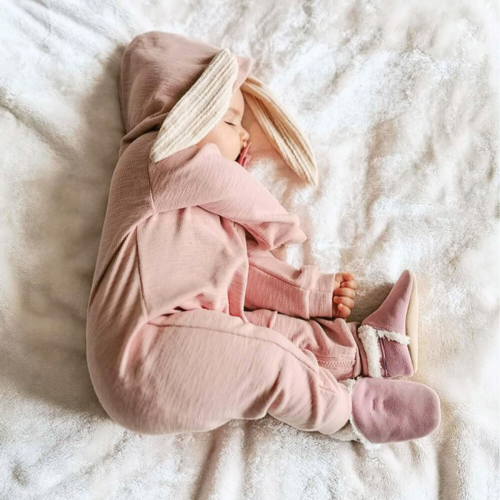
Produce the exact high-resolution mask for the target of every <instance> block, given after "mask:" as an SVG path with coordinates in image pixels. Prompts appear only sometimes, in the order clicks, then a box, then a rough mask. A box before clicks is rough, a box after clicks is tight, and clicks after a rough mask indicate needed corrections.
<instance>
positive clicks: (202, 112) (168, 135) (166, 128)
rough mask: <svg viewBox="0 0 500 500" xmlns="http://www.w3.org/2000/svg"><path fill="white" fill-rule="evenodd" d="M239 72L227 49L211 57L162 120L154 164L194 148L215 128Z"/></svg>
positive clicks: (153, 154) (226, 104) (233, 56)
mask: <svg viewBox="0 0 500 500" xmlns="http://www.w3.org/2000/svg"><path fill="white" fill-rule="evenodd" d="M238 69H239V66H238V60H237V58H236V56H235V55H234V54H232V53H231V52H230V51H229V50H228V49H222V50H221V51H220V52H218V53H217V54H216V55H215V56H214V57H213V59H212V60H211V61H210V64H209V65H208V66H207V67H206V68H205V70H204V71H203V73H202V74H201V76H200V77H199V78H198V80H196V82H195V83H194V84H193V85H192V87H191V88H190V89H189V90H188V91H187V92H186V93H185V94H184V95H183V96H182V97H181V98H180V99H179V101H178V102H177V103H176V104H175V106H174V107H173V108H172V109H171V111H170V112H169V113H168V115H167V117H166V118H165V120H164V121H163V123H162V125H161V128H160V130H159V132H158V135H157V137H156V140H155V142H154V144H153V146H152V147H151V151H150V157H151V160H152V161H153V162H155V163H156V162H158V161H161V160H163V159H164V158H167V157H168V156H170V155H173V154H174V153H176V152H177V151H181V150H182V149H185V148H188V147H190V146H193V145H194V144H196V143H198V142H199V141H201V140H202V139H203V138H204V137H205V136H206V135H207V134H208V133H209V132H210V130H212V129H213V128H214V127H215V125H217V123H218V122H219V121H220V120H221V119H222V117H223V116H224V113H225V112H226V110H227V108H228V107H229V103H230V101H231V96H232V94H233V87H234V84H235V82H236V79H237V77H238Z"/></svg>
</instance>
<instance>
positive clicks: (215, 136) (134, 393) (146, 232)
mask: <svg viewBox="0 0 500 500" xmlns="http://www.w3.org/2000/svg"><path fill="white" fill-rule="evenodd" d="M251 68H252V60H251V59H249V58H246V57H241V56H235V55H234V54H232V53H231V52H230V51H229V50H228V49H220V48H218V47H215V46H212V45H209V44H206V43H203V42H199V41H196V40H192V39H190V38H187V37H184V36H181V35H177V34H172V33H164V32H161V31H152V32H148V33H143V34H142V35H139V36H137V37H136V38H134V39H133V40H132V42H131V43H130V44H129V45H128V46H127V48H126V49H125V51H124V54H123V59H122V66H121V75H120V102H121V111H122V120H123V125H124V129H125V134H124V136H123V139H122V143H121V147H120V151H119V159H118V163H117V165H116V168H115V171H114V173H113V177H112V180H111V186H110V190H109V200H108V207H107V211H106V217H105V220H104V227H103V231H102V236H101V241H100V246H99V253H98V256H97V263H96V269H95V273H94V277H93V281H92V288H91V291H90V298H89V303H88V309H87V332H86V338H87V362H88V367H89V372H90V377H91V380H92V384H93V386H94V388H95V391H96V394H97V396H98V398H99V401H100V402H101V404H102V406H103V408H104V409H105V410H106V412H107V413H108V415H109V416H110V417H111V418H112V419H113V420H114V421H115V422H117V423H118V424H120V425H121V426H123V427H125V428H127V429H130V430H132V431H135V432H138V433H141V434H177V433H182V432H203V431H210V430H212V429H216V428H218V427H220V426H222V425H224V424H225V423H227V422H228V421H230V420H233V419H240V420H252V419H259V418H262V417H264V416H266V415H270V416H272V417H274V418H276V419H278V420H280V421H282V422H285V423H287V424H288V425H291V426H293V427H295V428H297V429H301V430H304V431H318V432H320V433H322V434H325V435H327V436H331V437H333V438H336V439H341V440H349V441H358V442H361V443H363V444H364V445H365V446H378V445H380V444H381V443H390V442H398V441H407V440H410V439H417V438H420V437H423V436H426V435H428V434H429V433H431V432H432V431H433V430H434V429H436V428H437V426H438V424H439V421H440V409H439V398H438V396H437V394H436V393H435V392H434V391H433V390H432V389H430V388H428V387H427V386H425V385H423V384H419V383H416V382H411V381H407V380H391V379H398V378H402V377H409V376H412V375H413V374H414V373H415V372H416V370H417V327H418V322H417V318H418V316H417V281H416V277H415V275H414V274H413V273H412V272H411V271H409V270H405V271H403V273H402V274H401V276H400V277H399V279H398V280H397V281H396V283H395V284H394V286H393V288H392V290H391V291H390V293H389V295H388V296H387V298H386V299H385V300H384V302H383V303H382V304H381V305H380V307H379V308H378V309H377V310H376V311H374V312H373V313H372V314H370V315H369V316H368V317H366V318H365V319H364V320H363V321H362V322H361V323H358V322H347V321H346V320H345V318H347V317H348V316H349V315H350V314H351V311H352V308H353V307H354V299H355V293H356V289H357V283H356V281H355V279H354V276H353V275H352V274H351V273H347V272H338V273H328V272H323V271H321V270H320V269H319V268H318V267H316V266H314V265H304V266H302V267H301V268H300V269H297V268H295V267H294V266H291V265H290V264H288V263H287V262H284V261H282V260H280V259H278V258H276V257H275V256H274V255H273V253H272V250H274V249H276V248H279V247H280V246H282V245H285V244H290V243H303V242H304V241H305V240H306V239H307V237H306V235H305V234H304V232H303V231H302V230H301V228H300V221H299V219H298V217H297V216H296V215H294V214H291V213H289V212H288V211H287V210H286V209H285V208H284V207H283V206H282V205H281V204H280V203H279V202H278V200H277V199H276V198H275V197H274V196H273V195H272V194H271V193H270V192H269V191H268V190H267V189H266V188H265V187H264V186H263V184H262V183H260V182H259V181H258V180H257V179H256V178H254V177H253V176H252V175H251V174H250V172H249V171H248V170H247V169H246V168H241V167H242V166H243V167H246V166H247V165H248V161H249V158H250V155H249V146H250V143H249V140H250V137H249V134H248V132H247V131H246V130H245V129H244V128H243V126H242V117H243V115H244V111H245V105H248V107H249V108H250V109H251V111H252V112H253V114H254V116H255V118H256V120H257V122H258V123H259V125H260V126H261V127H262V130H263V132H264V133H265V135H266V137H267V138H268V139H269V141H270V143H271V145H272V146H273V147H274V148H275V149H276V151H277V152H278V153H279V154H280V155H281V157H282V158H283V160H284V161H285V163H286V165H287V166H289V167H290V168H291V170H293V171H294V172H295V173H296V174H297V175H298V177H299V178H301V179H303V180H306V181H307V182H309V183H311V184H313V185H317V180H318V179H317V177H318V176H317V174H318V172H317V166H316V163H315V158H314V155H313V152H312V148H311V145H310V144H309V142H308V140H307V137H306V135H305V134H304V133H303V131H302V130H301V129H300V127H299V126H298V124H297V123H296V121H295V120H294V119H293V117H292V116H291V115H290V113H288V112H287V110H286V109H285V108H284V107H283V106H282V105H281V103H280V102H279V100H278V99H277V98H276V97H275V96H274V95H273V94H272V93H271V92H270V90H269V89H268V88H267V87H266V86H265V84H264V83H263V82H261V81H260V80H259V79H257V78H256V77H255V76H253V75H251Z"/></svg>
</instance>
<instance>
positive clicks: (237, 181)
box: [151, 143, 307, 250]
mask: <svg viewBox="0 0 500 500" xmlns="http://www.w3.org/2000/svg"><path fill="white" fill-rule="evenodd" d="M164 167H165V168H162V162H158V163H157V164H155V165H154V166H153V167H152V169H151V184H152V194H153V199H154V203H155V206H156V210H157V211H160V210H172V209H177V208H183V207H188V206H199V207H201V208H203V209H204V210H207V211H208V212H212V213H214V214H217V215H219V216H220V217H224V218H226V219H229V220H231V221H233V222H235V223H237V224H240V225H241V226H243V227H244V228H245V229H246V230H247V231H248V232H249V233H250V234H252V236H253V237H254V238H255V239H256V240H257V241H258V243H259V245H260V246H261V248H264V249H267V250H272V249H274V248H277V247H280V246H281V245H283V244H285V243H303V242H304V241H306V240H307V237H306V235H305V234H304V232H303V231H302V230H301V229H300V227H299V219H298V217H297V216H296V215H294V214H291V213H289V212H287V210H285V208H284V207H283V206H282V205H281V204H280V203H279V202H278V200H277V199H276V198H275V197H274V196H273V195H272V194H271V193H270V192H269V191H268V190H267V189H266V187H265V186H264V185H263V184H262V183H261V182H260V181H258V180H257V179H256V178H255V177H253V176H252V175H251V174H250V173H249V172H247V170H245V169H244V168H242V167H241V165H239V164H238V163H237V162H235V161H231V160H228V159H227V158H225V157H223V156H222V155H221V154H220V151H219V148H218V147H217V146H216V145H215V144H212V143H208V144H205V145H204V146H203V147H202V148H200V150H199V152H198V153H196V154H194V156H192V157H191V158H190V159H188V160H187V161H185V162H182V163H178V164H173V165H172V164H170V165H168V166H164Z"/></svg>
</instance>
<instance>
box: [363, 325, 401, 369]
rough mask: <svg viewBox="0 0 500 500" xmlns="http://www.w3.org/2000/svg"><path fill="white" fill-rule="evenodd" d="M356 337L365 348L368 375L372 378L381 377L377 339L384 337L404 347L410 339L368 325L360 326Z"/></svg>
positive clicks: (380, 355)
mask: <svg viewBox="0 0 500 500" xmlns="http://www.w3.org/2000/svg"><path fill="white" fill-rule="evenodd" d="M358 337H359V338H360V340H361V342H362V344H363V347H364V348H365V353H366V358H367V360H368V375H369V376H370V377H374V378H377V377H382V368H381V366H380V359H381V358H382V352H381V351H380V345H379V342H378V339H379V338H383V337H385V338H387V339H389V340H392V341H394V342H399V343H400V344H405V345H408V344H409V343H410V337H409V336H408V335H404V334H402V333H398V332H391V331H388V330H378V329H377V328H374V327H373V326H370V325H362V326H360V327H359V328H358Z"/></svg>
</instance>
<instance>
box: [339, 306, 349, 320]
mask: <svg viewBox="0 0 500 500" xmlns="http://www.w3.org/2000/svg"><path fill="white" fill-rule="evenodd" d="M337 310H338V312H339V314H338V315H337V316H340V317H341V318H347V317H348V316H350V314H351V309H349V307H347V306H345V305H344V304H337Z"/></svg>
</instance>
